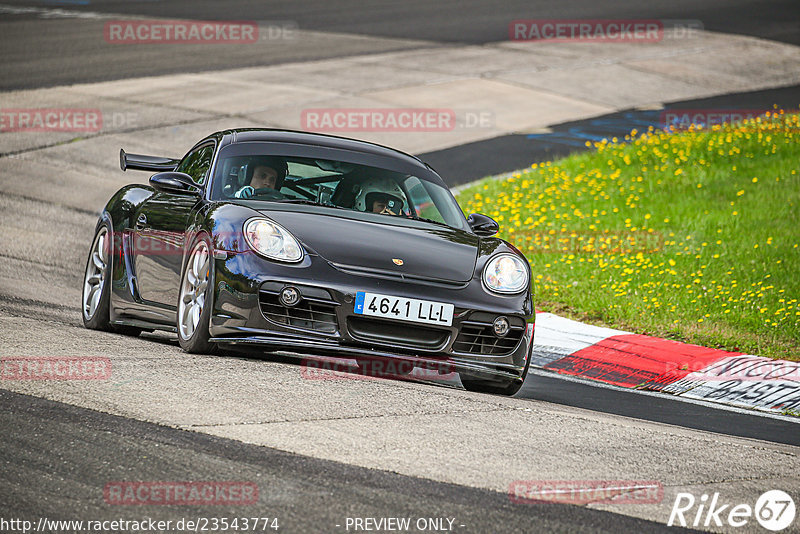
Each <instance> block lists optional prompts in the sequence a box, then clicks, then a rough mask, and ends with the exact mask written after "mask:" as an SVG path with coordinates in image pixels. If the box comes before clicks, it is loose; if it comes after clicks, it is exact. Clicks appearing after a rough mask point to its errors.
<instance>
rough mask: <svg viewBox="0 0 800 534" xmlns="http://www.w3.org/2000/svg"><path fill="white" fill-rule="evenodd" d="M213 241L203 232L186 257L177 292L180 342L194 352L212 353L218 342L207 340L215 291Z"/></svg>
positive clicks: (188, 350)
mask: <svg viewBox="0 0 800 534" xmlns="http://www.w3.org/2000/svg"><path fill="white" fill-rule="evenodd" d="M213 263H214V262H213V259H212V256H211V242H210V240H209V239H208V238H207V237H205V236H201V237H199V238H198V239H197V241H196V242H195V244H194V246H193V247H192V252H191V253H190V254H189V257H188V259H187V260H186V265H185V266H184V268H183V275H182V276H181V289H180V292H179V294H178V319H177V327H178V343H180V345H181V348H182V349H183V350H185V351H186V352H189V353H191V354H211V353H213V352H215V351H216V348H217V347H216V345H215V344H214V343H210V342H209V341H208V340H209V339H210V337H211V334H210V333H209V331H208V324H209V321H210V317H211V297H212V292H213V286H214V284H213V283H212V280H213V274H214V273H213Z"/></svg>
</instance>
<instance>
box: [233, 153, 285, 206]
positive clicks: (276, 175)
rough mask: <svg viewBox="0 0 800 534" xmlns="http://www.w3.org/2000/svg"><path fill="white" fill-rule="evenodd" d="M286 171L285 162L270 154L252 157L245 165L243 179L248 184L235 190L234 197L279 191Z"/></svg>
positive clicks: (248, 196)
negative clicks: (245, 171) (245, 170)
mask: <svg viewBox="0 0 800 534" xmlns="http://www.w3.org/2000/svg"><path fill="white" fill-rule="evenodd" d="M287 173H288V167H287V165H286V162H285V161H284V160H282V159H281V158H276V157H272V156H259V157H256V158H252V159H251V160H250V163H249V164H248V165H247V174H246V177H245V181H246V182H247V184H248V185H245V186H243V187H242V188H241V189H239V190H238V191H236V193H235V194H234V196H235V197H236V198H252V197H253V196H255V195H257V194H260V193H266V192H273V191H274V192H280V190H281V187H283V181H284V179H285V178H286V174H287Z"/></svg>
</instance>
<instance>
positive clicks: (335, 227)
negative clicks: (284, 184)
mask: <svg viewBox="0 0 800 534" xmlns="http://www.w3.org/2000/svg"><path fill="white" fill-rule="evenodd" d="M262 213H263V214H264V215H266V216H267V217H269V218H270V219H272V220H274V221H275V222H277V223H279V224H281V225H282V226H283V227H285V228H286V229H287V230H289V231H290V232H291V233H292V234H293V235H294V236H295V237H297V238H298V239H299V240H300V241H301V242H302V243H303V244H304V245H307V246H308V247H309V248H311V249H312V250H313V251H314V252H316V253H317V254H319V255H320V256H322V257H323V258H325V259H326V260H328V261H329V262H331V263H334V264H336V265H337V266H344V267H356V268H358V269H370V270H375V271H390V272H393V273H397V274H403V275H409V276H415V277H423V278H437V279H441V280H449V281H454V282H466V281H468V280H471V279H472V276H473V274H474V272H475V262H476V259H477V256H478V248H479V247H478V245H479V243H480V238H479V237H478V236H476V235H475V234H472V233H470V232H466V231H464V230H458V229H456V228H449V227H446V226H439V225H433V224H428V223H417V222H413V223H411V224H413V225H414V227H409V226H400V225H389V224H379V223H375V222H370V221H363V220H358V219H352V218H347V217H341V216H332V215H323V214H316V213H308V212H305V213H300V212H294V211H276V210H269V211H267V210H264V211H263V212H262ZM337 215H338V214H337ZM409 222H410V221H409ZM395 259H396V260H402V265H397V264H396V263H395V262H394V261H393V260H395Z"/></svg>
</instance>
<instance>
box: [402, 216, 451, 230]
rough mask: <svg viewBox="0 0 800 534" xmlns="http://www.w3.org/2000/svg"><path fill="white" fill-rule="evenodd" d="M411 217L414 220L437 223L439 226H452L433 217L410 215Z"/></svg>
mask: <svg viewBox="0 0 800 534" xmlns="http://www.w3.org/2000/svg"><path fill="white" fill-rule="evenodd" d="M412 218H413V219H414V220H415V221H423V222H429V223H433V224H438V225H439V226H446V227H447V228H452V226H450V225H449V224H447V223H443V222H442V221H434V220H433V219H426V218H425V217H412Z"/></svg>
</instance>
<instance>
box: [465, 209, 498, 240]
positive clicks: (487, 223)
mask: <svg viewBox="0 0 800 534" xmlns="http://www.w3.org/2000/svg"><path fill="white" fill-rule="evenodd" d="M467 224H469V227H470V228H471V229H472V231H473V232H475V233H476V234H477V235H479V236H484V237H489V236H493V235H495V234H496V233H497V232H499V231H500V225H499V224H497V221H495V220H494V219H492V218H491V217H487V216H486V215H483V214H481V213H473V214H472V215H470V216H469V217H467Z"/></svg>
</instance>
